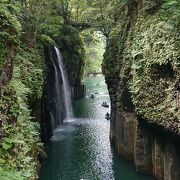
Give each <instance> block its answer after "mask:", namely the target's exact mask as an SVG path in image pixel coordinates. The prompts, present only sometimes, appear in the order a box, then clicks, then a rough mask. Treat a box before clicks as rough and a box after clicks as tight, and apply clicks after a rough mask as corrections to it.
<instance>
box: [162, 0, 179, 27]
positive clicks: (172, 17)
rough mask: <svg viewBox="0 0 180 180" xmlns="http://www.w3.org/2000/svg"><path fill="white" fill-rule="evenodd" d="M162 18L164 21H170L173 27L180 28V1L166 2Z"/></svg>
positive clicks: (166, 0)
mask: <svg viewBox="0 0 180 180" xmlns="http://www.w3.org/2000/svg"><path fill="white" fill-rule="evenodd" d="M160 17H161V19H162V20H165V21H168V22H169V23H171V25H173V26H176V27H178V28H179V27H180V1H179V0H165V3H164V4H163V6H162V9H161V14H160Z"/></svg>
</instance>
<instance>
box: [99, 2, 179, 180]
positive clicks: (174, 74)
mask: <svg viewBox="0 0 180 180" xmlns="http://www.w3.org/2000/svg"><path fill="white" fill-rule="evenodd" d="M168 3H169V2H168V1H167V2H164V1H161V0H158V1H157V0H154V1H143V0H139V1H135V0H134V1H127V4H124V5H121V6H119V9H118V10H117V17H118V20H117V22H116V24H115V25H114V27H113V28H112V30H111V32H110V34H109V37H108V39H107V47H106V52H105V54H104V61H103V65H102V66H103V73H104V75H105V78H106V83H107V85H108V89H109V93H110V99H111V130H110V131H111V132H110V139H111V141H112V142H113V143H115V144H116V147H117V149H118V153H119V155H120V156H122V157H124V158H125V159H128V160H132V161H134V164H135V166H136V169H137V171H138V172H141V173H145V174H151V175H154V176H155V177H156V178H157V179H167V180H178V179H180V173H179V172H180V156H179V147H178V146H179V138H177V137H174V135H176V136H179V133H180V129H179V126H180V105H179V104H180V59H179V58H180V56H179V55H180V51H179V49H180V46H179V45H180V44H179V38H180V35H179V27H180V22H179V18H178V17H179V14H176V12H175V9H174V10H173V8H172V4H170V3H169V4H168ZM171 3H173V2H171ZM174 3H175V4H174V6H173V7H174V8H177V9H179V7H180V4H179V2H174ZM173 134H174V135H173Z"/></svg>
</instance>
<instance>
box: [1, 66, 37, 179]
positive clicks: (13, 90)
mask: <svg viewBox="0 0 180 180" xmlns="http://www.w3.org/2000/svg"><path fill="white" fill-rule="evenodd" d="M20 77H21V75H20V70H19V69H18V68H15V69H14V75H13V79H12V80H11V81H10V83H9V85H8V86H7V87H6V89H5V91H6V94H7V96H5V97H3V99H1V101H2V100H3V102H1V103H2V104H1V103H0V105H1V106H2V105H3V106H4V105H5V104H7V107H4V109H5V108H8V109H9V110H8V112H7V113H6V116H7V117H9V121H7V119H6V121H4V122H3V126H2V127H1V131H2V132H3V134H4V137H3V139H2V141H1V143H0V146H1V149H0V177H1V178H3V179H8V178H10V179H12V180H16V179H22V180H25V179H27V180H28V179H33V178H35V177H36V170H35V168H34V167H35V162H36V157H35V156H33V154H32V147H33V146H32V145H33V144H36V143H37V142H38V141H39V133H38V131H39V125H38V124H37V123H35V122H33V121H32V117H31V116H30V110H29V109H28V106H27V101H28V93H29V92H30V89H29V88H27V87H26V86H25V85H24V84H23V83H22V82H21V80H20ZM9 94H13V96H9ZM1 109H2V107H1ZM13 118H14V119H15V120H13ZM17 132H18V133H17ZM37 147H38V146H37V145H36V150H38V149H37Z"/></svg>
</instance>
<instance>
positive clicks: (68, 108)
mask: <svg viewBox="0 0 180 180" xmlns="http://www.w3.org/2000/svg"><path fill="white" fill-rule="evenodd" d="M55 50H56V54H57V62H58V68H59V70H60V72H61V76H62V81H63V84H62V86H63V95H64V107H65V116H66V119H71V118H72V117H73V109H72V102H71V90H70V86H69V81H68V77H67V73H66V71H65V66H64V63H63V58H62V55H61V52H60V51H59V49H58V48H56V47H55ZM55 70H56V71H57V69H55ZM55 83H56V84H55V86H56V87H59V82H58V81H56V82H55ZM56 91H57V98H59V96H60V91H59V89H56ZM57 102H59V101H57ZM58 107H59V104H58V103H57V105H56V108H58ZM56 112H57V113H58V109H56Z"/></svg>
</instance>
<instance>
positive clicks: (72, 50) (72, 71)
mask: <svg viewBox="0 0 180 180" xmlns="http://www.w3.org/2000/svg"><path fill="white" fill-rule="evenodd" d="M55 41H56V46H58V48H59V49H60V51H61V53H62V56H63V60H64V64H65V68H66V71H67V76H68V80H69V83H70V86H71V95H72V98H73V99H79V98H82V97H83V96H84V94H85V86H84V85H83V84H82V82H81V79H82V75H83V68H84V57H83V55H84V52H83V51H84V49H83V44H82V42H81V39H80V36H79V32H78V31H77V29H75V28H73V27H72V26H69V25H64V26H63V27H62V29H60V35H59V36H58V37H57V38H56V39H55ZM72 44H73V46H72ZM44 52H45V53H44V55H45V64H46V72H45V73H46V80H45V84H44V94H43V97H42V117H41V139H42V141H43V142H47V141H48V140H49V139H50V137H51V136H52V135H53V129H54V127H57V125H59V124H62V123H63V119H64V118H65V114H64V104H63V91H62V77H61V73H60V72H59V71H57V69H59V67H58V63H57V57H56V53H55V50H54V47H45V50H44ZM55 71H56V72H55ZM56 78H58V89H59V91H60V92H58V98H57V90H55V89H56V87H55V82H56V81H57V79H56ZM57 99H59V100H58V101H57ZM57 103H58V108H56V107H57Z"/></svg>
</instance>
